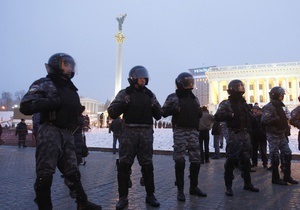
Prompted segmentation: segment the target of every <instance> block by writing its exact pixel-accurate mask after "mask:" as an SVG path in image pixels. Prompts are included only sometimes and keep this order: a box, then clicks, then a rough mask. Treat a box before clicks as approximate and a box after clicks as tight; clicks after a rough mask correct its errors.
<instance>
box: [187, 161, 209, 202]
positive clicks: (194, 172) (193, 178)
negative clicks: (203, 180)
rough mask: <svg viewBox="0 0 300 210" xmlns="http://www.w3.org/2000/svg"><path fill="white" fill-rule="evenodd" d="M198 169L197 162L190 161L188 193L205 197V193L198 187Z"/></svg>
mask: <svg viewBox="0 0 300 210" xmlns="http://www.w3.org/2000/svg"><path fill="white" fill-rule="evenodd" d="M199 170H200V164H199V163H191V165H190V195H197V196H200V197H206V196H207V194H206V193H203V192H202V191H201V190H200V189H199V188H198V175H199Z"/></svg>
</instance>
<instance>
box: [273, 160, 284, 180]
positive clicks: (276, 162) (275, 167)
mask: <svg viewBox="0 0 300 210" xmlns="http://www.w3.org/2000/svg"><path fill="white" fill-rule="evenodd" d="M278 165H279V160H278V159H276V158H275V157H274V156H273V157H272V184H278V185H287V182H285V181H283V180H282V179H280V175H279V171H278Z"/></svg>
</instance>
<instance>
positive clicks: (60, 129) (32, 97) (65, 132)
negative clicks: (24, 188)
mask: <svg viewBox="0 0 300 210" xmlns="http://www.w3.org/2000/svg"><path fill="white" fill-rule="evenodd" d="M69 57H70V56H68V55H66V54H55V55H53V56H52V57H51V58H50V59H49V63H50V62H51V61H53V59H54V60H55V61H57V62H66V60H65V59H68V58H69ZM51 59H52V60H51ZM59 59H63V60H59ZM72 60H73V58H72ZM73 62H74V61H73ZM49 65H50V64H49ZM51 67H53V68H54V65H53V64H52V66H51ZM48 73H49V74H48V75H47V77H46V78H41V79H39V80H36V81H35V82H34V83H33V84H32V85H31V86H30V88H29V91H28V92H27V93H26V94H25V96H24V97H23V98H22V100H21V105H20V111H21V112H22V113H23V114H26V115H31V114H34V113H40V127H39V132H38V134H37V139H36V141H37V148H36V155H35V157H36V174H37V178H36V182H35V185H34V189H35V192H36V201H37V204H38V207H39V209H52V202H51V185H52V179H53V174H54V173H55V169H56V167H57V168H58V169H59V170H60V172H61V173H62V174H63V175H64V177H65V178H67V179H68V180H70V181H71V182H73V184H74V189H75V190H76V194H77V197H76V202H77V207H78V209H101V206H97V205H95V204H93V203H91V202H89V201H87V196H86V194H85V192H84V190H83V187H82V185H81V181H80V172H79V170H78V165H77V159H76V154H75V146H74V138H73V132H74V131H75V129H76V128H77V127H78V126H79V125H80V123H81V121H82V120H81V119H82V118H81V114H82V111H83V107H82V106H81V104H80V100H79V96H78V94H77V88H76V87H75V86H74V84H73V83H72V82H71V79H70V78H69V77H68V76H66V75H63V74H61V73H57V72H49V71H48Z"/></svg>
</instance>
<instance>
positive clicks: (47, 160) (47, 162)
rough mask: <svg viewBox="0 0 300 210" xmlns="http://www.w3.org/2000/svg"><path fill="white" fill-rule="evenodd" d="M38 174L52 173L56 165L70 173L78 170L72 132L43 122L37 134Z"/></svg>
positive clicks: (36, 156)
mask: <svg viewBox="0 0 300 210" xmlns="http://www.w3.org/2000/svg"><path fill="white" fill-rule="evenodd" d="M36 140H37V147H36V153H35V158H36V174H37V176H38V177H39V176H44V175H52V174H54V173H55V169H56V167H57V168H58V169H59V170H60V171H61V172H62V173H63V174H64V175H70V174H73V173H74V172H75V171H77V170H78V165H77V159H76V153H75V146H74V139H73V135H72V132H71V131H69V130H65V129H60V128H58V127H56V126H53V125H47V124H43V125H41V127H40V129H39V133H38V135H37V139H36Z"/></svg>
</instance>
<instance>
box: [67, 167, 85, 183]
mask: <svg viewBox="0 0 300 210" xmlns="http://www.w3.org/2000/svg"><path fill="white" fill-rule="evenodd" d="M66 178H67V179H69V180H70V181H71V182H79V181H80V178H81V174H80V171H78V170H77V171H75V172H74V173H72V174H70V175H67V176H66Z"/></svg>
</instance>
